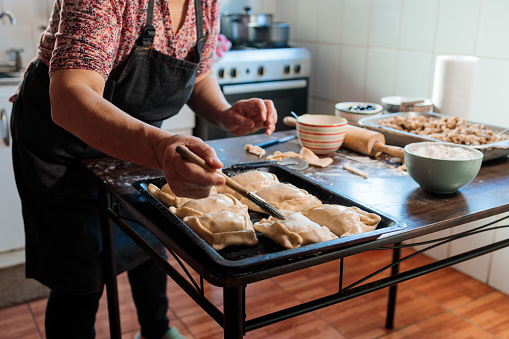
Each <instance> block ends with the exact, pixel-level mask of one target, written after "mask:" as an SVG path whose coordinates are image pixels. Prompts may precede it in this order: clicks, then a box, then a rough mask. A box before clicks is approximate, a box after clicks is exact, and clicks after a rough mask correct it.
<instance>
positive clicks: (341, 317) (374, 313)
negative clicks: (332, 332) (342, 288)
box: [317, 287, 444, 339]
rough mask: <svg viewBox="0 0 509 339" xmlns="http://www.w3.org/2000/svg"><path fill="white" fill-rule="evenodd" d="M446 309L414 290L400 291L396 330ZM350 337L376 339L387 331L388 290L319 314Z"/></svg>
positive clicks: (338, 305) (323, 310) (362, 297)
mask: <svg viewBox="0 0 509 339" xmlns="http://www.w3.org/2000/svg"><path fill="white" fill-rule="evenodd" d="M443 312H444V309H443V308H441V307H440V306H439V305H436V304H435V303H433V302H430V301H429V300H428V299H426V298H425V297H423V296H420V295H419V294H417V293H415V292H414V291H412V290H411V289H408V288H405V287H401V288H399V289H398V298H397V307H396V314H395V328H400V327H402V326H407V325H409V324H411V323H414V322H417V321H420V320H422V319H426V318H428V317H430V316H433V315H436V314H439V313H443ZM317 313H318V314H320V315H321V316H322V317H323V318H325V319H326V320H328V321H329V322H330V323H331V324H333V325H334V326H335V327H337V328H338V329H339V330H341V332H343V333H345V334H346V335H347V336H348V337H349V338H362V339H364V338H375V337H377V336H380V335H384V334H385V333H387V332H388V330H387V329H386V328H385V320H386V314H387V289H385V290H380V291H376V292H372V293H369V294H367V295H364V296H361V297H358V298H355V299H353V300H349V301H346V302H343V303H340V304H337V305H334V306H329V307H327V308H324V309H321V310H319V311H317Z"/></svg>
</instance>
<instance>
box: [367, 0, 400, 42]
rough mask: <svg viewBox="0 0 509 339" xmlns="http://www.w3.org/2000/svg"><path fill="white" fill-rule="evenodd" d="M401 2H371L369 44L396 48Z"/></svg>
mask: <svg viewBox="0 0 509 339" xmlns="http://www.w3.org/2000/svg"><path fill="white" fill-rule="evenodd" d="M401 6H402V0H377V1H373V12H372V15H371V25H370V31H369V44H370V46H376V47H390V48H397V47H398V38H399V27H400V20H401Z"/></svg>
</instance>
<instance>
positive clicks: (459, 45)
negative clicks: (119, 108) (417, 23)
mask: <svg viewBox="0 0 509 339" xmlns="http://www.w3.org/2000/svg"><path fill="white" fill-rule="evenodd" d="M480 9H481V0H470V1H464V0H448V1H442V2H441V3H440V12H439V13H440V14H439V20H438V31H437V41H436V51H437V52H438V53H442V54H466V55H471V54H473V53H474V52H475V45H476V38H477V27H478V24H479V12H480Z"/></svg>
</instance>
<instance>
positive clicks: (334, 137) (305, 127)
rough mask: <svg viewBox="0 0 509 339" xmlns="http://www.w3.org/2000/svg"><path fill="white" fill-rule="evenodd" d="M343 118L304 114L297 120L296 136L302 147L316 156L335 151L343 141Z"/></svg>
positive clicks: (344, 129) (344, 123)
mask: <svg viewBox="0 0 509 339" xmlns="http://www.w3.org/2000/svg"><path fill="white" fill-rule="evenodd" d="M347 125H348V122H347V120H346V119H345V118H342V117H337V116H334V115H327V114H304V115H301V116H299V118H298V119H297V125H296V129H297V136H298V138H299V142H300V144H301V146H302V147H306V148H309V149H310V150H311V151H313V153H315V154H317V155H326V154H330V153H333V152H335V151H337V150H338V149H339V148H340V147H341V145H342V144H343V140H345V133H346V126H347Z"/></svg>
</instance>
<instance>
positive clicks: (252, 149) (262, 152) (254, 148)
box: [244, 144, 265, 158]
mask: <svg viewBox="0 0 509 339" xmlns="http://www.w3.org/2000/svg"><path fill="white" fill-rule="evenodd" d="M244 149H245V150H246V151H248V152H249V153H251V154H254V155H257V156H258V157H259V158H263V157H264V156H265V150H264V149H263V148H261V147H260V146H254V145H251V144H247V145H245V146H244Z"/></svg>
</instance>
